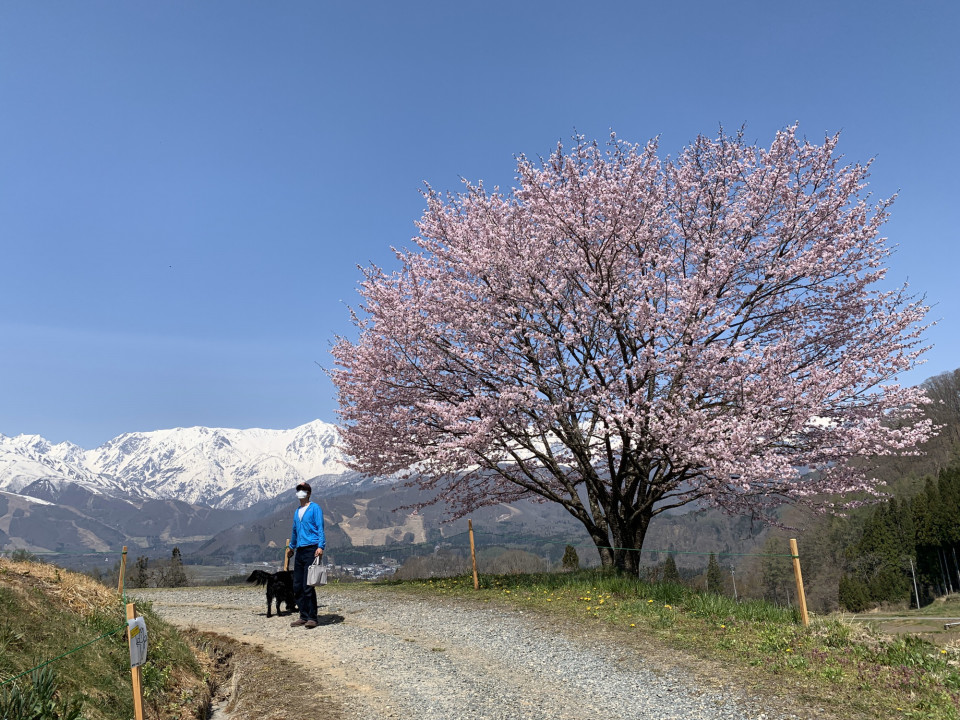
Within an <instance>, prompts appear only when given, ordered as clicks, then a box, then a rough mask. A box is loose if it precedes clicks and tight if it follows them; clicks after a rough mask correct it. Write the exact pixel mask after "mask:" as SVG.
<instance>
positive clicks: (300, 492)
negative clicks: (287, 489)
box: [297, 490, 307, 500]
mask: <svg viewBox="0 0 960 720" xmlns="http://www.w3.org/2000/svg"><path fill="white" fill-rule="evenodd" d="M297 497H298V498H300V499H301V500H305V499H306V497H307V491H306V490H297Z"/></svg>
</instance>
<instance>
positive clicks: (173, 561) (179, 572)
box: [166, 547, 187, 587]
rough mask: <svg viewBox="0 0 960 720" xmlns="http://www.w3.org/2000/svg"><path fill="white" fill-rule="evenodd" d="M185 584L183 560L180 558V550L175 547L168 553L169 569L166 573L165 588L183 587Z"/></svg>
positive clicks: (185, 576) (185, 575)
mask: <svg viewBox="0 0 960 720" xmlns="http://www.w3.org/2000/svg"><path fill="white" fill-rule="evenodd" d="M186 584H187V574H186V573H185V572H184V571H183V560H182V559H181V558H180V548H178V547H175V548H174V549H173V552H172V553H170V568H169V570H168V571H167V576H166V586H167V587H183V586H184V585H186Z"/></svg>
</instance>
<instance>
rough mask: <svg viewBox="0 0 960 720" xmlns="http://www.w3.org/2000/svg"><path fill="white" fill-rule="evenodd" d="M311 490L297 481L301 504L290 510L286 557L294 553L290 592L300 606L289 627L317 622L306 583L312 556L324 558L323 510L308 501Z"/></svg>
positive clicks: (314, 598)
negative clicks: (291, 511)
mask: <svg viewBox="0 0 960 720" xmlns="http://www.w3.org/2000/svg"><path fill="white" fill-rule="evenodd" d="M311 492H312V491H311V488H310V483H305V482H302V483H300V484H299V485H297V499H298V500H299V501H300V507H299V508H297V510H296V511H295V512H294V513H293V530H292V531H291V533H290V547H289V548H287V557H291V556H293V555H294V553H296V557H295V559H294V562H293V594H294V595H295V596H296V598H297V606H298V607H299V608H300V619H299V620H294V621H293V622H292V623H290V626H291V627H300V626H301V625H302V626H303V627H306V628H315V627H316V626H317V591H316V590H314V589H313V588H312V587H310V586H308V585H307V568H308V567H309V566H310V564H311V563H312V562H313V559H314V558H323V547H324V545H325V540H324V536H323V511H322V510H321V509H320V506H319V505H317V504H316V503H312V502H310V493H311Z"/></svg>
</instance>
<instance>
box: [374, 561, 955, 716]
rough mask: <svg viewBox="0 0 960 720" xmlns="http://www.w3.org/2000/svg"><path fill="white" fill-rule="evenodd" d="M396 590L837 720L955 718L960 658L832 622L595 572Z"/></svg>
mask: <svg viewBox="0 0 960 720" xmlns="http://www.w3.org/2000/svg"><path fill="white" fill-rule="evenodd" d="M389 586H396V591H399V592H413V593H418V594H426V595H431V594H433V595H437V596H452V597H459V598H469V599H471V600H473V601H479V602H495V603H506V604H510V605H515V606H519V607H523V608H525V609H530V610H535V611H537V612H540V613H545V614H547V615H552V616H556V617H557V618H558V619H560V618H562V619H563V620H564V621H573V622H575V623H577V624H578V625H585V626H586V627H588V628H589V627H603V628H604V629H605V630H606V631H611V630H613V631H616V632H620V633H622V634H623V636H624V641H625V642H629V639H630V637H635V638H636V639H637V640H638V642H639V641H640V640H641V639H642V640H643V641H649V640H650V639H652V640H654V641H655V642H656V643H657V644H658V645H659V646H661V647H663V648H664V649H665V650H666V651H669V650H670V649H675V650H682V651H683V652H685V653H689V654H691V655H694V656H696V657H700V658H703V659H706V660H713V661H718V662H719V663H721V664H722V665H723V666H725V667H726V668H728V669H729V670H730V673H731V676H737V677H739V678H741V680H744V681H746V682H749V683H752V684H753V685H754V688H755V689H758V690H763V691H766V692H773V693H776V692H780V693H783V692H784V691H783V689H784V688H790V690H789V693H788V694H789V695H791V696H793V697H795V698H798V699H799V700H800V701H801V702H802V703H804V704H806V705H808V706H810V707H814V708H815V707H824V706H826V707H831V708H835V713H836V715H837V716H838V717H842V718H877V717H884V718H886V717H890V718H911V719H913V718H915V719H917V720H919V719H920V718H923V720H960V652H958V651H957V649H956V648H950V647H938V646H936V645H934V644H932V643H931V642H929V641H928V640H925V639H921V638H918V637H913V636H902V637H885V636H882V635H879V634H878V633H876V632H875V631H872V630H870V629H869V628H864V627H859V626H855V625H853V624H851V623H848V622H845V621H844V620H843V619H840V618H817V617H813V618H811V625H810V627H809V628H805V627H803V626H802V624H801V623H800V619H799V616H798V615H799V614H798V613H797V612H796V611H794V610H789V609H785V608H781V607H778V606H775V605H772V604H770V603H766V602H763V601H756V600H749V601H744V602H736V601H734V600H733V599H732V598H727V597H722V596H718V595H712V594H706V593H703V592H698V591H694V590H691V589H689V588H687V587H685V586H682V585H674V584H665V583H659V584H650V583H646V582H643V581H638V580H636V579H634V578H629V577H624V576H619V575H615V574H606V573H602V572H597V571H579V572H573V573H553V574H541V575H506V576H486V577H482V578H481V587H480V590H479V592H477V591H475V590H474V588H473V578H472V577H454V578H445V579H433V580H423V581H406V582H404V583H381V584H380V587H389Z"/></svg>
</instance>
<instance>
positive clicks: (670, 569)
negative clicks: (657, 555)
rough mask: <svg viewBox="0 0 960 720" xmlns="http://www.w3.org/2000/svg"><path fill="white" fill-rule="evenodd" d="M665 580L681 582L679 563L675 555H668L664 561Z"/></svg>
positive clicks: (666, 581)
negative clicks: (674, 557)
mask: <svg viewBox="0 0 960 720" xmlns="http://www.w3.org/2000/svg"><path fill="white" fill-rule="evenodd" d="M663 582H665V583H676V584H679V583H680V571H679V570H677V563H676V561H675V560H674V559H673V555H667V559H666V560H664V561H663Z"/></svg>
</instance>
